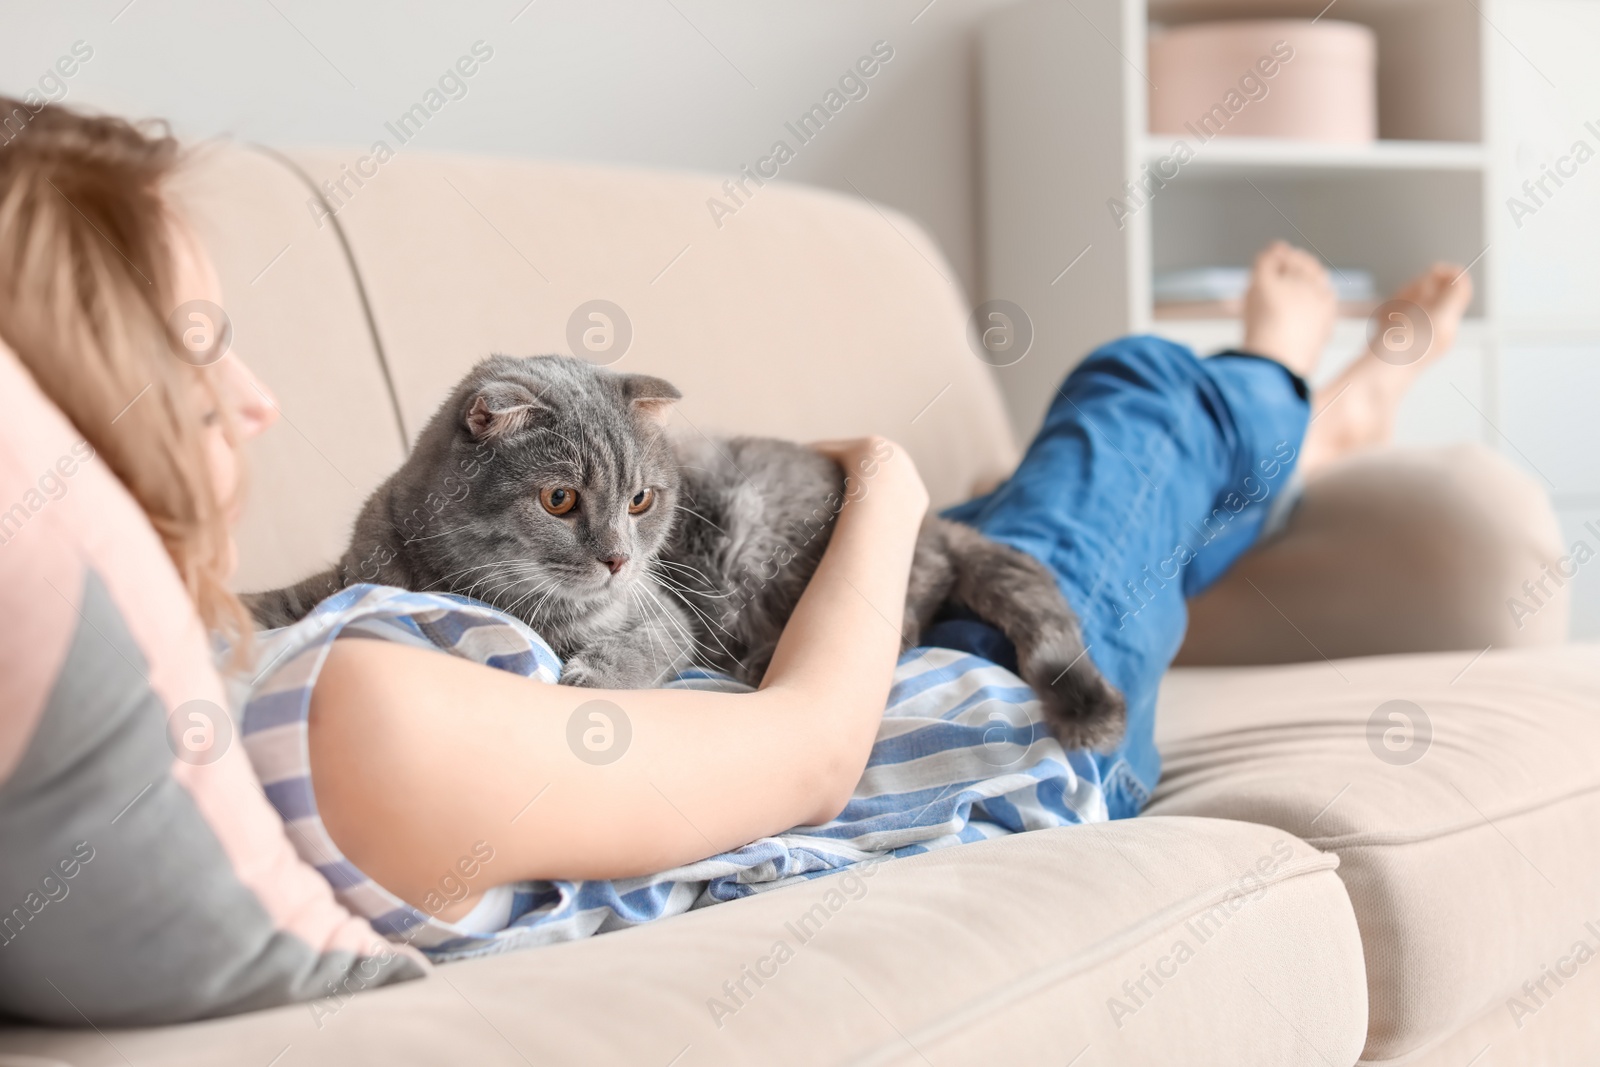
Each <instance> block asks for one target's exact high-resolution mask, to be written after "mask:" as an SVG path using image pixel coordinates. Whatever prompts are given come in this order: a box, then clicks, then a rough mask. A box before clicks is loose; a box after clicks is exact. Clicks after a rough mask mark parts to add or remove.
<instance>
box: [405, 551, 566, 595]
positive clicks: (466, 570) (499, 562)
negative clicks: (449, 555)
mask: <svg viewBox="0 0 1600 1067" xmlns="http://www.w3.org/2000/svg"><path fill="white" fill-rule="evenodd" d="M537 562H538V560H535V559H534V558H533V557H531V556H528V557H524V558H522V559H495V560H490V561H489V562H488V563H479V564H477V565H476V566H472V567H462V568H461V569H460V570H458V571H451V572H450V573H449V574H446V575H443V576H441V577H440V578H439V579H438V580H437V581H434V582H431V583H429V585H428V587H427V588H426V589H423V590H420V591H421V592H424V593H426V592H430V591H432V590H434V589H437V588H438V587H439V586H441V585H444V584H445V583H447V582H449V581H450V580H451V579H452V578H455V577H457V576H458V575H462V574H471V573H472V572H473V571H481V570H484V569H485V568H488V567H508V566H514V565H516V564H519V563H527V564H535V563H537Z"/></svg>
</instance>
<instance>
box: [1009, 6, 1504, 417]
mask: <svg viewBox="0 0 1600 1067" xmlns="http://www.w3.org/2000/svg"><path fill="white" fill-rule="evenodd" d="M1325 3H1326V0H1070V2H1069V0H1029V2H1025V3H1022V4H1018V5H1016V6H1013V7H1009V8H1005V9H1003V10H1001V11H1000V12H998V13H997V14H996V16H995V17H994V19H993V20H992V21H991V22H990V23H988V24H987V25H986V26H985V29H984V33H983V38H982V53H981V66H982V86H983V89H982V92H983V100H982V115H983V123H982V125H983V131H984V153H983V190H984V235H985V245H984V264H985V277H984V287H983V288H984V291H985V295H986V296H988V297H991V298H1004V299H1007V300H1011V301H1013V302H1015V303H1017V304H1018V305H1020V306H1021V307H1022V308H1023V309H1024V310H1025V311H1026V312H1027V313H1028V315H1029V316H1030V318H1032V320H1033V323H1034V330H1035V341H1034V348H1033V350H1032V351H1031V352H1030V354H1029V356H1028V358H1026V359H1024V360H1022V361H1021V362H1020V363H1017V364H1016V365H1014V366H1011V367H1007V368H1003V369H1001V370H1000V371H999V374H1000V378H1001V383H1002V387H1003V388H1004V390H1005V393H1006V397H1007V402H1008V404H1009V405H1010V409H1011V413H1012V417H1013V420H1014V421H1015V423H1016V425H1017V428H1018V431H1019V433H1022V434H1024V435H1025V434H1027V433H1028V432H1030V431H1031V430H1032V428H1033V427H1034V426H1035V425H1036V424H1037V422H1038V419H1039V418H1040V416H1041V415H1042V413H1043V410H1044V408H1045V405H1046V404H1047V403H1048V400H1049V398H1050V396H1051V395H1052V394H1053V392H1054V387H1055V385H1056V384H1057V382H1058V381H1059V380H1060V378H1061V376H1062V375H1063V374H1064V373H1065V372H1066V370H1067V369H1068V368H1070V367H1071V366H1072V365H1073V364H1074V363H1075V362H1076V361H1077V360H1078V359H1080V358H1081V357H1082V356H1083V355H1084V354H1085V353H1087V352H1088V351H1090V350H1091V349H1092V348H1093V347H1094V346H1095V345H1097V344H1099V343H1101V342H1103V341H1106V340H1109V339H1111V338H1113V337H1117V336H1120V335H1123V334H1127V333H1135V332H1144V331H1153V332H1156V333H1160V334H1163V335H1165V336H1169V337H1173V338H1174V339H1177V340H1181V341H1185V342H1187V343H1190V344H1192V345H1194V346H1195V347H1196V348H1198V349H1201V350H1202V351H1214V350H1216V349H1218V348H1223V347H1227V346H1228V345H1230V344H1234V343H1237V341H1238V335H1239V327H1238V323H1237V322H1236V321H1230V320H1205V321H1195V322H1186V321H1181V320H1176V321H1175V320H1166V319H1163V320H1157V319H1156V318H1155V315H1154V309H1153V307H1152V303H1151V296H1150V293H1151V280H1152V277H1153V276H1154V274H1155V273H1156V272H1158V271H1164V270H1169V269H1180V268H1187V267H1202V266H1223V265H1233V266H1244V265H1247V264H1248V263H1249V262H1250V259H1251V258H1252V257H1253V255H1254V253H1255V251H1256V250H1257V249H1258V248H1260V247H1261V246H1262V245H1264V244H1265V243H1267V242H1268V241H1270V240H1272V239H1275V238H1283V239H1285V240H1288V241H1291V242H1293V243H1295V244H1298V245H1301V246H1302V247H1305V246H1309V247H1311V248H1313V249H1314V250H1315V251H1317V252H1318V253H1320V254H1321V255H1322V257H1323V258H1324V259H1325V260H1326V261H1327V262H1328V263H1329V264H1330V265H1332V266H1333V267H1335V268H1360V269H1364V270H1367V271H1370V272H1371V273H1372V274H1373V276H1374V278H1375V280H1376V282H1377V284H1378V286H1379V288H1380V290H1381V291H1383V292H1387V291H1390V290H1392V289H1393V288H1395V287H1396V286H1398V285H1399V284H1400V283H1401V282H1402V281H1403V280H1404V279H1406V278H1408V277H1410V276H1411V275H1413V274H1415V273H1417V272H1418V271H1420V270H1422V269H1423V268H1425V267H1426V266H1427V265H1428V264H1429V263H1431V262H1433V261H1434V260H1437V259H1449V260H1454V261H1456V262H1459V263H1471V264H1473V268H1472V273H1473V277H1474V280H1475V283H1476V286H1477V295H1476V297H1475V299H1474V301H1473V304H1472V307H1471V308H1470V309H1469V311H1468V315H1469V319H1470V320H1471V321H1470V322H1469V324H1468V327H1467V329H1466V330H1464V331H1463V337H1462V340H1461V342H1460V343H1459V344H1458V346H1457V352H1456V353H1455V354H1453V355H1452V356H1451V357H1449V359H1448V360H1447V361H1445V362H1446V364H1448V366H1449V368H1450V369H1449V374H1448V376H1441V371H1442V369H1443V367H1444V364H1441V368H1440V370H1436V371H1431V372H1430V373H1429V375H1427V376H1426V377H1425V380H1424V384H1423V385H1422V386H1419V389H1418V393H1419V394H1420V395H1419V399H1418V401H1417V402H1416V403H1413V404H1410V405H1408V409H1407V412H1405V413H1404V415H1403V420H1404V425H1403V426H1402V436H1403V437H1407V438H1409V439H1411V440H1420V441H1428V440H1449V439H1462V438H1467V439H1478V440H1489V439H1490V438H1489V435H1490V433H1491V432H1492V431H1491V430H1490V429H1489V428H1488V427H1486V426H1484V425H1483V416H1482V415H1480V414H1477V413H1475V411H1474V409H1475V408H1476V409H1478V410H1479V411H1482V412H1485V413H1487V414H1488V415H1489V416H1490V417H1491V418H1492V417H1493V411H1494V407H1495V401H1496V390H1495V380H1496V377H1495V376H1496V352H1497V326H1496V320H1495V318H1494V314H1495V309H1496V300H1495V289H1496V285H1495V274H1494V270H1493V266H1494V263H1493V260H1494V249H1493V247H1492V242H1491V240H1490V239H1489V234H1490V231H1491V228H1492V227H1493V226H1494V225H1495V222H1494V221H1493V220H1492V218H1491V210H1492V209H1491V203H1492V201H1491V196H1492V193H1493V191H1494V187H1495V183H1494V180H1493V177H1492V171H1493V168H1492V165H1491V160H1492V155H1491V152H1490V149H1489V142H1488V138H1487V136H1486V135H1487V133H1488V127H1489V125H1490V123H1488V122H1486V117H1485V106H1484V101H1485V100H1486V99H1488V92H1487V89H1486V87H1485V86H1486V81H1487V76H1488V67H1489V65H1490V61H1489V58H1488V55H1489V49H1488V48H1487V47H1486V43H1485V34H1486V33H1487V32H1489V31H1487V30H1486V29H1485V27H1484V18H1485V17H1487V18H1488V19H1493V18H1494V17H1495V14H1494V7H1495V0H1340V3H1339V4H1338V7H1337V8H1335V9H1334V11H1332V12H1330V13H1329V14H1328V15H1327V16H1326V17H1328V18H1340V19H1344V20H1348V21H1353V22H1362V23H1366V24H1367V25H1370V26H1372V27H1373V29H1374V31H1375V33H1376V35H1377V39H1378V65H1379V71H1378V109H1379V115H1378V125H1379V138H1380V139H1379V140H1378V141H1377V142H1375V143H1371V144H1356V145H1350V144H1328V143H1319V142H1312V141H1291V140H1273V139H1264V138H1229V137H1225V136H1222V137H1215V138H1212V139H1210V140H1207V141H1204V142H1200V141H1199V140H1198V139H1197V138H1196V137H1195V136H1194V135H1193V134H1182V135H1174V134H1167V133H1152V132H1151V131H1150V130H1149V129H1148V128H1147V125H1148V124H1147V115H1148V95H1147V94H1148V92H1149V83H1148V78H1147V71H1146V56H1147V51H1146V44H1147V41H1148V39H1149V35H1150V34H1152V33H1159V32H1161V30H1162V28H1163V27H1164V26H1166V25H1173V24H1178V23H1183V22H1190V21H1200V20H1211V19H1218V18H1234V17H1274V18H1276V17H1283V18H1300V17H1303V18H1311V17H1313V16H1316V15H1317V14H1318V13H1319V11H1321V10H1322V9H1323V6H1324V4H1325ZM1480 12H1482V14H1480ZM1291 43H1292V42H1291ZM1240 73H1241V75H1242V74H1243V73H1245V72H1244V71H1243V70H1241V72H1240ZM1197 117H1198V116H1197ZM1179 140H1183V141H1184V142H1185V143H1186V144H1187V145H1188V147H1189V149H1190V151H1191V152H1192V153H1193V155H1192V158H1191V159H1190V160H1189V161H1188V162H1186V163H1184V164H1183V165H1182V166H1181V167H1180V168H1178V171H1177V174H1176V175H1175V176H1173V177H1171V178H1169V179H1166V180H1165V181H1163V182H1158V183H1152V182H1151V180H1150V178H1149V175H1150V173H1151V168H1152V167H1153V166H1155V165H1156V164H1157V163H1158V162H1159V161H1160V160H1162V159H1163V157H1168V156H1170V155H1171V154H1172V153H1173V149H1174V143H1175V142H1176V141H1179ZM1170 171H1171V168H1170V166H1169V167H1168V168H1167V170H1166V173H1170ZM1117 201H1121V202H1122V207H1121V209H1114V208H1113V204H1114V203H1115V202H1117ZM1069 264H1070V265H1071V266H1070V269H1069V268H1068V265H1069ZM1364 334H1365V323H1364V322H1362V321H1359V320H1355V321H1344V322H1341V324H1340V327H1339V329H1338V331H1337V333H1336V336H1335V339H1334V342H1333V346H1334V347H1333V351H1330V358H1329V360H1327V361H1325V368H1326V369H1327V370H1328V372H1329V373H1331V372H1332V371H1333V370H1336V369H1337V366H1338V364H1339V362H1341V360H1340V359H1338V358H1335V357H1336V356H1349V355H1352V354H1353V353H1354V352H1355V350H1356V349H1357V348H1359V346H1360V345H1361V343H1362V341H1363V340H1364ZM1430 389H1431V390H1433V392H1434V393H1438V392H1439V391H1440V390H1443V391H1446V392H1449V393H1450V395H1451V396H1452V397H1455V394H1456V393H1459V394H1460V396H1461V397H1465V398H1466V399H1467V400H1468V401H1469V402H1468V403H1466V404H1462V403H1460V401H1459V398H1458V399H1456V400H1455V403H1454V405H1453V406H1451V405H1448V404H1444V403H1441V402H1438V401H1439V398H1438V397H1437V396H1434V397H1432V399H1430V397H1429V395H1428V390H1430Z"/></svg>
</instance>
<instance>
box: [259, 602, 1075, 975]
mask: <svg viewBox="0 0 1600 1067" xmlns="http://www.w3.org/2000/svg"><path fill="white" fill-rule="evenodd" d="M341 636H349V637H365V638H375V639H379V640H387V641H397V642H401V643H404V644H409V645H414V646H418V647H422V648H429V649H435V650H438V651H442V652H447V653H449V654H451V655H456V656H461V657H463V658H465V659H470V660H473V661H475V662H478V663H483V664H487V665H488V666H491V667H495V668H497V669H500V670H506V671H511V672H513V673H516V674H520V675H523V676H525V677H529V678H535V679H538V680H540V681H543V682H547V683H551V684H554V683H556V682H557V681H558V680H559V678H560V673H561V662H560V660H559V659H558V658H557V657H556V655H555V654H554V653H553V652H552V651H551V650H550V648H549V646H548V645H546V644H545V643H544V641H543V640H542V639H541V638H540V637H539V636H538V635H537V634H536V633H534V632H533V631H532V630H530V629H529V628H528V627H527V626H526V625H524V624H523V623H522V622H520V621H518V620H517V619H515V618H512V617H511V616H509V615H505V614H503V613H502V612H499V611H496V610H495V609H493V608H490V607H488V606H487V605H485V604H481V603H478V602H477V601H473V600H468V599H466V598H464V597H457V596H447V595H439V594H429V593H409V592H405V591H403V590H399V589H392V588H387V587H383V586H373V585H359V586H352V587H350V588H348V589H345V590H343V591H341V592H339V593H337V594H335V595H334V596H332V597H329V598H328V599H327V600H325V601H323V602H322V603H321V604H320V605H318V607H317V608H316V610H315V611H313V612H312V613H311V614H310V615H308V616H306V618H304V619H303V620H301V621H300V622H298V623H296V624H295V625H293V626H289V627H285V628H284V629H281V630H276V631H272V632H271V633H268V634H265V635H262V637H261V639H260V645H259V658H258V662H259V663H260V664H261V665H262V666H263V667H264V668H265V669H264V670H263V671H262V673H261V674H260V675H259V676H258V678H257V679H256V681H255V683H254V684H253V685H252V687H251V689H250V693H249V696H248V697H247V699H246V703H245V706H244V711H243V716H242V724H241V727H240V733H241V736H242V737H243V739H244V743H245V745H246V748H247V750H248V752H249V754H250V759H251V762H252V763H253V764H254V766H255V769H256V773H257V775H258V776H259V777H260V779H261V784H262V786H263V789H264V790H265V792H266V795H267V797H268V799H269V800H271V802H272V803H273V805H274V806H275V807H276V808H277V809H278V812H279V814H280V815H281V816H282V817H283V819H284V822H285V823H286V824H287V827H288V829H289V837H290V840H291V841H293V842H294V844H295V847H296V849H297V850H298V851H299V853H300V855H301V857H302V858H303V859H305V860H306V861H307V862H308V863H310V864H312V865H313V866H315V867H316V868H317V869H318V870H319V871H321V872H322V874H323V875H324V876H325V877H326V878H327V879H328V881H329V882H330V883H331V884H332V885H333V888H334V890H335V892H336V893H337V894H338V896H339V898H340V900H341V901H343V903H344V904H345V905H346V906H347V907H348V908H350V910H351V911H353V912H355V913H356V914H359V915H362V916H364V917H366V918H367V919H368V920H370V921H371V922H372V924H373V926H374V927H376V928H377V929H378V930H379V931H380V932H382V933H384V934H385V935H387V936H389V937H390V938H392V939H394V940H397V941H405V942H409V943H411V944H414V945H416V946H417V947H418V948H420V949H422V950H423V951H424V952H426V953H427V954H428V955H429V956H430V957H432V958H433V959H436V960H448V959H458V958H462V957H466V956H477V955H485V954H489V953H495V952H505V951H510V950H513V949H518V948H525V947H529V946H533V945H542V944H547V943H550V942H554V941H568V940H572V939H575V938H580V937H587V936H588V935H590V934H594V933H603V932H606V931H610V930H619V929H623V928H626V927H629V926H635V925H638V924H640V923H644V922H649V921H651V920H653V919H660V918H664V917H666V916H669V915H676V914H679V913H680V912H684V911H688V910H690V909H692V908H698V907H703V906H705V905H708V904H714V903H717V902H719V901H724V900H732V899H734V898H736V897H742V896H748V895H750V894H752V893H759V892H764V891H766V890H769V889H776V888H778V887H779V886H783V885H788V884H790V883H792V882H795V881H797V880H799V879H804V878H815V877H819V876H822V875H826V874H831V873H833V872H836V871H839V870H842V869H844V868H847V867H850V866H852V865H855V864H859V863H863V862H867V861H873V860H880V859H888V858H893V857H900V856H911V855H916V854H918V853H921V852H927V851H930V850H932V849H937V848H945V847H948V846H950V845H956V844H960V843H962V842H966V841H979V840H982V839H984V838H989V837H999V836H1002V835H1005V834H1013V833H1020V832H1022V831H1024V830H1037V829H1042V828H1046V827H1052V826H1066V825H1072V824H1076V823H1085V822H1101V821H1104V820H1105V819H1106V804H1105V799H1104V796H1103V795H1102V792H1101V788H1100V780H1099V770H1098V768H1097V766H1096V764H1095V762H1094V760H1093V759H1091V758H1090V755H1089V753H1088V752H1086V751H1083V750H1075V751H1071V752H1067V751H1063V750H1062V748H1061V745H1060V744H1059V743H1058V742H1057V741H1056V740H1055V739H1054V738H1053V737H1052V736H1051V735H1050V733H1049V731H1048V730H1047V729H1046V727H1045V725H1044V724H1043V722H1042V721H1041V718H1040V708H1039V702H1038V700H1037V698H1036V697H1035V696H1034V694H1033V691H1032V690H1031V689H1029V688H1028V686H1027V684H1026V683H1024V682H1023V681H1022V680H1021V679H1020V678H1018V677H1017V676H1016V675H1014V674H1012V673H1011V672H1010V671H1007V670H1005V669H1003V668H1001V667H998V666H996V665H994V664H993V663H990V662H989V661H987V660H983V659H979V658H977V657H975V656H972V655H969V654H967V653H964V652H957V651H953V650H950V649H942V648H916V649H912V650H910V651H908V652H906V653H905V654H904V655H902V656H901V657H900V661H899V664H898V666H897V667H896V668H895V677H894V687H893V689H892V690H891V691H890V694H889V702H888V707H887V708H885V710H884V716H883V721H882V723H881V724H880V725H879V727H878V736H877V740H876V741H875V742H874V744H873V746H872V754H871V757H870V759H869V760H868V763H867V768H866V770H865V772H864V773H863V774H862V776H861V781H860V783H859V784H858V785H857V786H856V790H855V795H854V796H853V797H852V798H851V800H850V802H849V803H848V804H847V805H846V806H845V809H844V811H843V812H841V813H840V815H839V817H838V818H836V819H834V820H832V821H831V822H828V823H826V824H824V825H821V826H799V827H795V828H794V829H793V830H790V831H788V832H787V833H783V834H779V835H777V836H775V837H765V838H761V839H760V840H757V841H752V842H750V843H749V844H748V845H745V846H743V847H741V848H737V849H733V850H732V851H729V852H723V853H720V854H718V855H715V856H712V857H710V858H709V859H704V860H700V861H699V862H697V863H690V864H685V865H684V866H681V867H675V868H673V869H672V870H669V871H662V872H661V873H659V874H653V875H649V876H647V877H642V878H627V879H616V880H612V881H528V882H513V883H510V884H509V885H505V886H500V887H497V888H495V889H494V890H492V891H490V892H489V893H488V894H486V896H485V899H484V901H483V903H482V904H480V905H479V906H478V907H477V908H476V909H474V912H473V914H472V915H471V916H469V917H467V918H466V919H463V920H462V921H460V922H457V923H451V922H445V921H443V920H441V919H439V918H437V917H436V916H435V915H432V914H430V913H429V910H428V909H425V908H419V907H415V906H413V905H411V904H408V903H406V902H405V901H403V900H401V899H400V898H398V897H396V896H395V895H394V894H393V893H390V892H389V891H388V890H386V889H384V888H383V887H382V886H380V885H378V884H377V883H376V882H374V881H372V879H370V878H368V877H367V876H366V875H365V874H364V873H362V872H361V871H360V870H359V869H358V868H357V867H356V866H355V865H354V864H352V863H351V862H350V861H349V860H348V859H346V858H345V857H344V856H343V855H342V854H341V853H340V851H339V849H338V847H337V846H336V845H334V843H333V840H332V838H331V837H329V835H328V832H327V830H326V828H325V827H324V826H323V824H322V820H321V818H320V816H319V815H318V813H317V808H316V797H315V793H314V791H313V789H312V787H311V764H310V756H309V752H308V747H307V731H306V721H307V717H308V715H309V711H310V706H311V691H312V687H313V686H314V685H315V682H316V678H317V675H318V673H319V672H320V670H321V666H322V663H323V661H324V659H325V658H326V656H327V652H328V649H329V648H330V647H331V645H332V643H333V641H334V640H335V639H337V638H339V637H341ZM669 687H670V688H685V689H718V690H723V691H729V690H733V691H742V690H744V688H745V687H743V686H741V685H739V683H737V682H735V681H733V680H732V679H730V678H727V677H725V676H722V675H717V674H712V673H710V672H707V671H701V670H691V671H686V672H684V673H683V674H681V675H680V676H679V677H678V678H677V679H676V680H675V681H673V682H672V683H670V686H669ZM440 713H441V714H444V713H445V711H444V709H441V711H440ZM480 858H481V857H480ZM469 862H470V861H469ZM492 871H493V867H492V864H485V866H484V867H483V868H482V871H481V874H480V880H481V879H482V878H489V877H492ZM457 899H460V898H457ZM441 907H442V903H441ZM432 910H435V911H436V910H439V909H438V908H434V909H432Z"/></svg>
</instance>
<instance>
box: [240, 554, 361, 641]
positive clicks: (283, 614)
mask: <svg viewBox="0 0 1600 1067" xmlns="http://www.w3.org/2000/svg"><path fill="white" fill-rule="evenodd" d="M343 588H344V579H343V578H341V577H340V574H339V569H338V568H337V567H329V568H328V569H327V570H325V571H322V572H321V573H319V574H313V575H312V576H311V577H309V578H305V579H302V580H301V581H298V582H296V583H295V584H293V585H286V586H284V587H283V588H282V589H273V590H271V591H270V592H266V593H245V594H244V595H243V596H241V597H240V598H239V599H240V600H242V601H244V606H245V607H247V608H249V609H250V614H251V616H253V617H254V618H255V620H256V627H257V628H258V629H262V630H274V629H277V628H278V627H280V626H288V625H289V624H290V623H296V622H299V621H300V620H301V619H303V618H305V617H306V616H307V615H308V614H310V613H311V609H312V608H314V607H316V606H317V605H318V604H320V603H322V601H323V600H325V599H327V598H328V597H330V596H332V595H333V594H334V593H337V592H338V591H339V590H341V589H343Z"/></svg>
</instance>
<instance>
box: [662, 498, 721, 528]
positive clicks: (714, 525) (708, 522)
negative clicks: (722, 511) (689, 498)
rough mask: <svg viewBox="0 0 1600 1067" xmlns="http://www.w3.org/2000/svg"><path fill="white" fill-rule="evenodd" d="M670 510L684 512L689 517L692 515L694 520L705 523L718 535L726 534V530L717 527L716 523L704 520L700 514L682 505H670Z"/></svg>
mask: <svg viewBox="0 0 1600 1067" xmlns="http://www.w3.org/2000/svg"><path fill="white" fill-rule="evenodd" d="M672 510H674V511H686V512H688V513H689V514H690V515H693V516H694V517H695V518H697V519H699V520H700V521H701V522H703V523H705V524H706V525H707V526H709V527H711V528H712V529H713V530H715V531H717V532H718V533H720V534H724V535H726V534H727V532H728V531H727V530H724V529H723V528H722V527H720V526H718V525H717V524H716V523H714V522H712V521H711V520H710V519H708V518H706V517H705V516H704V515H702V514H700V513H699V512H698V511H696V510H694V509H693V508H686V507H684V506H683V505H682V504H674V505H672Z"/></svg>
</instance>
